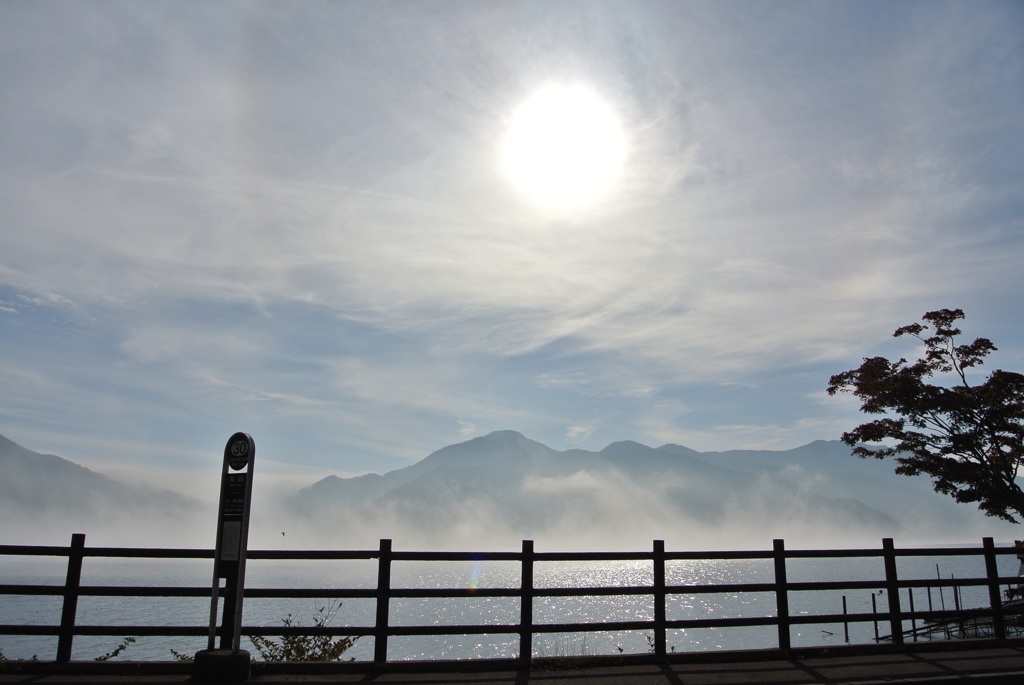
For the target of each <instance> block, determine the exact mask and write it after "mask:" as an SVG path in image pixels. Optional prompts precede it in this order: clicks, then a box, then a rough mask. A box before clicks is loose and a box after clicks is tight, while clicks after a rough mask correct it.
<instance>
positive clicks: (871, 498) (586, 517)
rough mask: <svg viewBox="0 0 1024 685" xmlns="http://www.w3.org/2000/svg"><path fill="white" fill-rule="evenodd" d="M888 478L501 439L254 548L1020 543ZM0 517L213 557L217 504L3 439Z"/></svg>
mask: <svg viewBox="0 0 1024 685" xmlns="http://www.w3.org/2000/svg"><path fill="white" fill-rule="evenodd" d="M892 468H893V465H892V463H890V462H885V461H876V460H862V459H857V458H855V457H852V456H851V455H850V450H849V448H848V447H847V446H846V445H844V444H842V443H840V442H838V441H831V442H828V441H816V442H813V443H810V444H808V445H804V446H802V447H798V448H796V449H791V450H783V451H768V450H759V451H756V450H733V451H726V452H697V451H694V450H692V449H689V448H686V447H683V446H680V445H674V444H668V445H663V446H661V447H657V448H652V447H648V446H646V445H642V444H640V443H636V442H630V441H625V442H615V443H612V444H610V445H608V446H607V447H605V448H604V449H602V450H600V451H598V452H591V451H586V450H579V449H571V450H565V451H558V450H554V449H552V448H550V447H547V446H546V445H543V444H541V443H539V442H536V441H534V440H531V439H529V438H527V437H525V436H523V435H521V434H520V433H517V432H514V431H497V432H494V433H490V434H488V435H485V436H482V437H478V438H474V439H472V440H469V441H467V442H463V443H459V444H455V445H450V446H448V447H444V448H442V449H440V450H437V451H435V452H433V453H431V454H429V455H428V456H426V457H425V458H423V459H422V460H420V461H418V462H416V463H415V464H412V465H410V466H408V467H405V468H402V469H397V470H394V471H390V472H387V473H384V474H372V473H371V474H365V475H361V476H356V477H351V478H340V477H337V476H328V477H326V478H323V479H321V480H319V481H317V482H315V483H312V484H311V485H309V486H308V487H305V488H302V489H300V490H298V491H293V492H292V493H291V494H289V495H287V496H285V497H284V498H283V499H282V500H281V501H273V502H271V501H259V500H254V510H253V524H252V528H251V533H250V536H251V537H250V547H253V548H255V547H258V546H264V547H266V546H278V547H280V546H286V547H299V546H303V547H336V546H337V547H349V548H351V547H365V546H375V545H376V541H377V540H378V539H380V538H392V539H394V540H395V545H396V547H397V548H406V549H415V548H423V549H428V548H429V549H437V548H445V547H454V548H466V549H485V548H502V549H507V548H510V547H511V548H514V547H515V546H516V545H517V543H518V541H519V540H522V539H534V540H536V541H537V543H538V546H539V547H538V548H540V547H541V546H543V547H544V548H548V549H622V548H633V549H636V548H646V547H647V546H649V544H650V541H651V540H652V539H663V540H665V541H666V544H668V545H670V546H671V547H672V548H676V549H687V548H689V549H698V548H736V547H738V546H755V547H764V546H765V545H769V544H770V542H771V539H773V538H784V539H786V540H787V544H795V545H800V546H830V547H835V546H860V545H864V544H867V545H871V546H877V544H878V541H879V538H881V537H895V538H897V539H898V541H899V542H901V543H904V544H907V543H912V542H913V543H926V544H943V543H955V542H977V540H978V538H980V537H981V536H983V535H992V536H996V537H1000V539H1003V538H1006V539H1009V538H1011V537H1012V536H1013V534H1014V532H1015V530H1014V529H1015V527H1014V526H1013V525H1011V524H1005V523H1002V522H999V521H996V520H994V519H990V518H986V517H984V516H983V515H981V514H980V513H979V512H978V511H977V510H975V509H973V508H972V507H969V506H966V505H959V504H956V503H955V502H953V501H952V500H951V499H949V498H947V497H945V496H942V495H938V494H936V493H934V492H933V491H932V488H931V484H930V482H929V481H928V480H927V479H925V478H907V477H902V476H896V475H895V474H893V472H892ZM257 477H258V476H257ZM0 516H2V517H3V520H4V521H5V522H6V524H7V525H4V526H2V527H0V532H2V533H3V535H4V537H5V538H7V539H8V540H10V539H11V538H12V536H13V537H16V538H18V541H19V542H22V541H31V540H24V539H23V538H25V537H26V531H29V533H30V534H28V537H30V538H31V537H32V535H31V531H32V530H34V529H35V528H37V527H40V526H42V525H43V524H44V523H46V524H49V525H50V527H51V528H52V526H53V525H60V524H61V522H64V525H66V526H74V529H73V530H72V529H71V528H68V532H77V531H79V530H80V529H86V531H88V530H89V529H90V527H92V528H93V529H102V530H108V529H110V528H111V527H114V528H115V529H117V530H120V531H132V532H134V533H136V534H137V533H139V532H140V530H141V531H150V534H149V535H148V538H147V539H148V540H149V542H147V543H146V544H147V545H153V546H158V545H161V544H164V545H167V544H183V543H182V542H180V541H178V540H179V539H180V538H182V537H183V536H185V533H186V532H187V530H192V529H193V528H195V527H196V526H198V527H197V528H195V530H199V531H203V532H202V533H201V534H200V535H199V538H200V539H201V540H202V542H200V543H198V544H209V542H208V540H207V538H209V537H211V535H212V533H211V530H212V527H213V526H212V523H211V522H212V521H214V520H215V518H214V516H215V514H214V513H213V503H209V502H206V503H201V502H198V501H197V500H195V499H194V498H191V497H188V496H186V495H182V494H180V493H177V492H173V491H169V490H160V489H157V488H152V487H141V486H138V485H133V484H126V483H122V482H120V481H118V480H116V479H114V478H110V477H108V476H105V475H102V474H99V473H96V472H94V471H91V470H89V469H87V468H84V467H82V466H80V465H78V464H75V463H74V462H71V461H68V460H67V459H64V458H62V457H58V456H55V455H46V454H39V453H36V452H32V451H31V450H28V449H26V448H24V447H21V446H20V445H17V444H16V443H14V442H12V441H10V440H8V439H6V438H4V437H2V436H0ZM285 531H287V536H288V537H287V538H285V536H283V535H281V533H283V532H285ZM15 532H16V533H17V534H16V535H15ZM62 537H64V536H63V534H62ZM135 537H136V538H137V537H138V535H135ZM122 538H124V535H120V536H113V537H112V540H107V541H105V542H113V543H114V544H118V543H117V542H116V541H117V540H121V539H122ZM171 539H174V540H175V542H173V543H172V542H171V541H170V540H171ZM124 544H127V543H124ZM133 544H137V543H133ZM185 544H188V543H185Z"/></svg>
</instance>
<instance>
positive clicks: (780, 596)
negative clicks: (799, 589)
mask: <svg viewBox="0 0 1024 685" xmlns="http://www.w3.org/2000/svg"><path fill="white" fill-rule="evenodd" d="M772 552H773V558H774V560H775V607H776V611H775V613H776V614H777V616H778V619H779V649H781V650H782V651H784V652H788V651H789V650H790V648H791V643H790V638H789V587H788V583H787V581H786V541H785V540H772Z"/></svg>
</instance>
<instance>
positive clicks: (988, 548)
mask: <svg viewBox="0 0 1024 685" xmlns="http://www.w3.org/2000/svg"><path fill="white" fill-rule="evenodd" d="M981 544H982V547H984V548H985V577H986V578H988V603H989V605H991V607H992V630H993V631H994V632H995V635H996V639H998V640H1005V639H1006V619H1005V617H1004V616H1003V599H1002V594H1001V593H1000V592H999V564H998V562H997V561H996V547H995V543H994V542H993V541H992V538H982V539H981Z"/></svg>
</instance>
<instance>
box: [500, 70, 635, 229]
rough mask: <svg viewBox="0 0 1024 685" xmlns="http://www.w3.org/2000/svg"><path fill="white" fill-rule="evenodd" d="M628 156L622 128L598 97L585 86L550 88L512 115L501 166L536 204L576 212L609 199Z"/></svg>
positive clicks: (504, 140) (503, 147) (544, 89)
mask: <svg viewBox="0 0 1024 685" xmlns="http://www.w3.org/2000/svg"><path fill="white" fill-rule="evenodd" d="M625 153H626V140H625V135H624V134H623V131H622V127H621V125H620V124H619V121H618V119H617V117H616V116H615V113H614V112H613V111H612V108H611V107H610V106H609V105H608V103H607V102H605V101H604V100H603V99H601V97H600V96H598V95H597V93H595V92H593V91H592V90H590V89H589V88H586V87H584V86H581V85H570V86H566V85H548V86H545V87H544V88H542V89H540V90H538V91H537V92H536V93H534V94H533V95H532V96H530V97H529V98H527V99H526V100H525V101H524V102H523V103H522V104H521V105H519V107H517V108H516V110H515V111H514V112H513V113H512V117H511V120H510V122H509V126H508V129H507V131H506V132H505V137H504V139H503V140H502V143H501V166H502V171H503V172H504V174H505V176H506V177H507V178H508V179H509V180H510V181H511V182H512V183H513V184H514V185H515V187H516V188H517V189H518V190H519V191H520V192H522V193H523V194H524V195H525V196H526V197H527V198H528V199H529V200H530V201H531V202H533V203H535V204H537V205H539V206H541V207H544V208H546V209H554V210H573V209H582V208H585V207H589V206H591V205H594V204H596V203H597V202H598V201H600V200H601V199H602V198H603V197H605V195H607V193H608V191H609V190H611V188H612V187H613V186H614V184H615V182H616V180H617V179H618V177H619V173H620V170H621V167H622V162H623V159H624V158H625Z"/></svg>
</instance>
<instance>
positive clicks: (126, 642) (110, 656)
mask: <svg viewBox="0 0 1024 685" xmlns="http://www.w3.org/2000/svg"><path fill="white" fill-rule="evenodd" d="M134 642H135V638H134V637H126V638H125V639H123V640H121V644H119V645H118V646H117V647H114V648H113V649H112V650H110V651H109V652H107V653H106V654H104V655H103V656H98V657H96V659H95V661H110V660H111V659H113V658H114V657H116V656H117V655H118V654H120V653H121V652H123V651H124V650H126V649H128V645H130V644H133V643H134Z"/></svg>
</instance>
